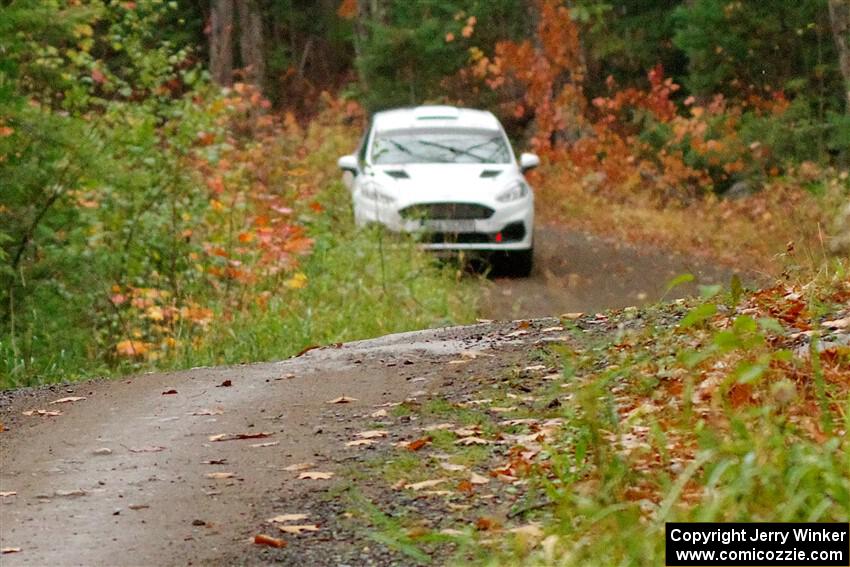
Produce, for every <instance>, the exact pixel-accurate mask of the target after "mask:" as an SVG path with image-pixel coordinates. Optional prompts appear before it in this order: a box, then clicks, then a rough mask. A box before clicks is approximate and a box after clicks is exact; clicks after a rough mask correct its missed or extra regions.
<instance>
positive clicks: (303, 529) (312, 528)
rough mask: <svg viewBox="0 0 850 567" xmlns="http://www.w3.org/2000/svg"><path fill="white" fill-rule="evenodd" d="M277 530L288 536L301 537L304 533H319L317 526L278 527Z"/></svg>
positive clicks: (295, 525)
mask: <svg viewBox="0 0 850 567" xmlns="http://www.w3.org/2000/svg"><path fill="white" fill-rule="evenodd" d="M277 529H279V530H280V531H282V532H283V533H286V534H295V535H300V534H301V533H302V532H317V531H319V526H317V525H316V524H294V525H289V526H278V527H277Z"/></svg>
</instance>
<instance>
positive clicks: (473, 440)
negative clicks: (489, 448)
mask: <svg viewBox="0 0 850 567" xmlns="http://www.w3.org/2000/svg"><path fill="white" fill-rule="evenodd" d="M489 443H490V442H489V441H487V440H486V439H482V438H481V437H462V438H461V439H458V440H457V441H455V445H488V444H489Z"/></svg>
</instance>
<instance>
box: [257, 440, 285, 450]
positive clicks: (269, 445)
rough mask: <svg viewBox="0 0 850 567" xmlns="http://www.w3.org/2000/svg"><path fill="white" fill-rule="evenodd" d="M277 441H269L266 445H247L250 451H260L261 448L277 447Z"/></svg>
mask: <svg viewBox="0 0 850 567" xmlns="http://www.w3.org/2000/svg"><path fill="white" fill-rule="evenodd" d="M279 444H280V442H279V441H269V442H268V443H252V444H251V445H249V447H251V448H252V449H260V448H262V447H274V446H275V445H279Z"/></svg>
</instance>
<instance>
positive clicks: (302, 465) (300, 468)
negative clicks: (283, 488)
mask: <svg viewBox="0 0 850 567" xmlns="http://www.w3.org/2000/svg"><path fill="white" fill-rule="evenodd" d="M314 465H315V463H295V464H294V465H289V466H287V467H283V470H285V471H289V472H296V471H304V470H307V469H309V468H312V467H313V466H314Z"/></svg>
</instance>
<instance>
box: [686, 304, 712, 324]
mask: <svg viewBox="0 0 850 567" xmlns="http://www.w3.org/2000/svg"><path fill="white" fill-rule="evenodd" d="M716 313H717V306H716V305H715V304H713V303H703V304H702V305H699V306H697V307H694V308H693V309H691V311H690V312H688V314H687V315H685V317H684V319H682V322H681V323H679V327H680V328H682V329H687V328H688V327H693V326H694V325H697V324H699V323H702V322H703V321H705V320H707V319H710V318H711V317H713V316H714V315H715V314H716Z"/></svg>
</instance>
